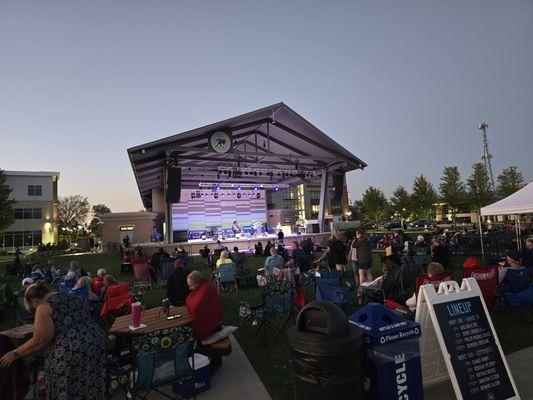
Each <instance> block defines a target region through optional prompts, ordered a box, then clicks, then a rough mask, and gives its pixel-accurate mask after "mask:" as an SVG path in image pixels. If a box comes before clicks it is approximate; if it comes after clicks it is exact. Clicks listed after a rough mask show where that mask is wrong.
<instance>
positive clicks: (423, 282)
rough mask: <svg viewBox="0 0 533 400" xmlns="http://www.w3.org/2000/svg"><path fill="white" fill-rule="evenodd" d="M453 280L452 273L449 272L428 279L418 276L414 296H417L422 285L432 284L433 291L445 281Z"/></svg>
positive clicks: (426, 276) (424, 276) (427, 277)
mask: <svg viewBox="0 0 533 400" xmlns="http://www.w3.org/2000/svg"><path fill="white" fill-rule="evenodd" d="M454 279H455V278H454V276H453V274H452V273H450V272H444V273H443V274H440V275H438V276H434V277H429V276H428V275H420V276H417V277H416V286H415V290H416V294H417V296H418V290H419V289H420V286H422V285H429V284H432V285H433V286H434V287H435V289H438V288H439V286H440V284H441V283H442V282H446V281H453V280H454Z"/></svg>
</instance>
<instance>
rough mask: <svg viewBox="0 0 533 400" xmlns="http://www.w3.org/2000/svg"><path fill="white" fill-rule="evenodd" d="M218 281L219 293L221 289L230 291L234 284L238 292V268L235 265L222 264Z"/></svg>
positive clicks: (218, 273)
mask: <svg viewBox="0 0 533 400" xmlns="http://www.w3.org/2000/svg"><path fill="white" fill-rule="evenodd" d="M216 281H217V290H218V292H219V293H220V290H221V289H223V290H227V291H229V290H230V285H231V284H233V288H234V289H235V291H237V290H238V286H237V267H236V266H235V263H224V264H220V266H219V267H218V272H217V278H216Z"/></svg>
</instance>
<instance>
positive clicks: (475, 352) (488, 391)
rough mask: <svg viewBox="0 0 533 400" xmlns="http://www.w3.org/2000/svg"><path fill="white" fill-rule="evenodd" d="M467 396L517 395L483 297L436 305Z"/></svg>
mask: <svg viewBox="0 0 533 400" xmlns="http://www.w3.org/2000/svg"><path fill="white" fill-rule="evenodd" d="M433 308H434V310H435V315H436V317H437V320H438V323H439V327H440V330H441V332H442V337H443V339H444V342H445V344H446V350H447V351H448V353H449V354H450V361H451V364H452V365H453V371H454V373H455V376H456V378H457V382H458V383H459V388H460V390H461V394H462V396H463V399H465V400H466V399H468V400H491V399H493V400H496V399H509V398H513V397H514V396H516V393H515V391H514V389H513V385H512V384H511V379H510V377H509V374H508V373H507V369H506V368H505V364H504V362H503V360H502V355H501V354H500V349H499V348H498V346H497V344H496V341H495V340H494V334H493V332H492V329H491V326H490V324H489V321H488V319H487V315H486V314H485V309H484V307H483V304H482V303H481V298H480V297H479V296H478V297H469V298H464V299H459V300H454V301H450V302H447V303H441V304H435V305H434V306H433Z"/></svg>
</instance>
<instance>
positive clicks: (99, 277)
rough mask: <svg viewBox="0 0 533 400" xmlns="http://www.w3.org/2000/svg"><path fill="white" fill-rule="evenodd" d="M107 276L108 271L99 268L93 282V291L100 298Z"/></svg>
mask: <svg viewBox="0 0 533 400" xmlns="http://www.w3.org/2000/svg"><path fill="white" fill-rule="evenodd" d="M106 274H107V271H106V270H105V268H99V269H98V271H96V276H95V277H94V278H93V280H92V282H91V291H92V292H93V293H94V294H95V295H97V296H100V293H101V292H102V287H103V286H104V276H106Z"/></svg>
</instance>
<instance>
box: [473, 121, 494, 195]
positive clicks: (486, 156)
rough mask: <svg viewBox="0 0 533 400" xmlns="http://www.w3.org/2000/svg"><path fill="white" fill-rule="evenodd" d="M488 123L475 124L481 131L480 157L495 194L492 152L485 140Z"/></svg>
mask: <svg viewBox="0 0 533 400" xmlns="http://www.w3.org/2000/svg"><path fill="white" fill-rule="evenodd" d="M488 127H489V126H488V125H487V124H486V123H485V122H480V123H479V124H477V128H478V129H479V130H481V131H483V154H482V155H481V159H482V160H483V162H484V163H485V168H486V170H487V172H488V173H489V176H490V184H491V186H492V193H494V194H496V186H495V185H494V174H493V173H492V163H491V161H490V160H491V158H492V154H490V152H489V141H488V140H487V129H488Z"/></svg>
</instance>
